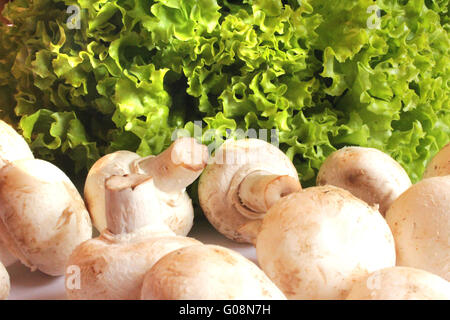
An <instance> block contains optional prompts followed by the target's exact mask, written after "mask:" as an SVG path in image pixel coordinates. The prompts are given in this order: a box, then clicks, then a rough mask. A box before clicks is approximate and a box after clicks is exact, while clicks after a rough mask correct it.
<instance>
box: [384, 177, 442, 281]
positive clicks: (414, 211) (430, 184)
mask: <svg viewBox="0 0 450 320" xmlns="http://www.w3.org/2000/svg"><path fill="white" fill-rule="evenodd" d="M449 191H450V176H442V177H432V178H427V179H424V180H422V181H420V182H418V183H416V184H414V185H412V186H411V187H410V188H409V189H408V190H406V191H405V192H404V193H403V194H402V195H401V196H400V197H399V198H398V199H397V200H395V202H394V203H393V204H392V206H391V207H390V209H389V210H388V212H387V213H386V221H387V223H388V224H389V226H390V227H391V230H392V233H393V235H394V239H395V244H396V248H397V265H399V266H406V267H413V268H419V269H424V270H427V271H429V272H432V273H435V274H437V275H439V276H441V277H442V278H444V279H446V280H447V281H450V240H449V239H450V193H449Z"/></svg>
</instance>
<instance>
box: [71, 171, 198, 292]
mask: <svg viewBox="0 0 450 320" xmlns="http://www.w3.org/2000/svg"><path fill="white" fill-rule="evenodd" d="M105 192H106V197H105V198H106V223H107V229H105V230H103V232H102V233H101V234H100V236H99V237H98V238H95V239H92V240H89V241H86V242H84V243H82V244H81V245H79V246H78V247H77V248H76V249H75V250H74V251H73V253H72V255H71V256H70V258H69V260H68V262H67V267H68V270H69V271H72V270H73V269H74V268H73V267H75V269H78V270H79V272H80V274H79V277H80V286H79V287H77V286H71V285H70V283H66V293H67V297H68V298H69V299H95V300H97V299H102V300H103V299H107V300H109V299H133V300H135V299H139V297H140V290H141V286H142V282H143V279H144V275H145V273H146V272H147V271H148V270H149V269H150V268H151V267H152V266H153V264H155V263H156V262H157V261H158V260H159V259H160V258H161V257H162V256H164V255H165V254H167V253H169V252H171V251H173V250H176V249H178V248H181V247H185V246H189V245H194V244H199V243H200V242H199V241H197V240H195V239H192V238H187V237H182V236H176V235H175V233H174V232H173V231H172V230H171V229H170V228H169V227H168V226H167V224H166V221H165V219H164V218H165V217H164V216H163V215H162V214H161V210H162V208H161V206H160V205H159V195H158V191H157V188H155V186H154V179H153V178H152V177H151V176H148V175H141V174H130V175H126V176H112V177H110V178H108V179H107V180H106V182H105ZM69 267H72V268H69ZM71 276H72V274H71V273H68V274H66V278H67V279H69V278H70V277H71Z"/></svg>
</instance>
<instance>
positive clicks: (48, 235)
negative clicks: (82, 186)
mask: <svg viewBox="0 0 450 320" xmlns="http://www.w3.org/2000/svg"><path fill="white" fill-rule="evenodd" d="M91 237H92V225H91V220H90V218H89V213H88V211H87V210H86V207H85V205H84V202H83V199H82V198H81V196H80V194H79V193H78V191H77V189H76V188H75V186H74V185H73V184H72V182H71V181H70V179H69V178H68V177H67V176H66V175H65V174H64V173H63V172H62V171H61V170H60V169H58V168H57V167H56V166H54V165H53V164H51V163H49V162H47V161H43V160H38V159H28V160H18V161H15V162H13V163H10V164H8V165H6V166H4V167H3V168H2V169H1V170H0V238H1V239H2V241H3V243H4V244H5V245H6V246H7V248H8V250H9V251H10V252H12V253H13V254H14V255H15V256H16V257H17V258H18V259H19V260H20V261H21V262H22V263H23V264H25V265H26V266H28V267H29V268H30V269H31V270H32V271H34V270H36V269H39V270H40V271H42V272H44V273H46V274H48V275H52V276H58V275H63V274H64V267H65V264H66V261H67V259H68V257H69V255H70V254H71V252H72V250H73V249H75V247H76V246H77V245H78V244H80V243H81V242H83V241H85V240H87V239H90V238H91Z"/></svg>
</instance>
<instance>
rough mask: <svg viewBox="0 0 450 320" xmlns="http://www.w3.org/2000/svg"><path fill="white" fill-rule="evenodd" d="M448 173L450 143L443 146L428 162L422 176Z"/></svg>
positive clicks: (427, 176) (429, 176)
mask: <svg viewBox="0 0 450 320" xmlns="http://www.w3.org/2000/svg"><path fill="white" fill-rule="evenodd" d="M447 175H450V143H448V144H447V145H446V146H445V147H443V148H442V149H441V150H440V151H439V152H438V153H437V154H436V155H435V156H434V157H433V158H432V159H431V161H430V163H428V165H427V167H426V169H425V173H424V174H423V178H424V179H425V178H431V177H437V176H447Z"/></svg>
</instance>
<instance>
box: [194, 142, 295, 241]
mask: <svg viewBox="0 0 450 320" xmlns="http://www.w3.org/2000/svg"><path fill="white" fill-rule="evenodd" d="M300 189H301V185H300V182H299V179H298V173H297V171H296V169H295V167H294V165H293V164H292V162H291V161H290V159H289V158H288V157H287V156H286V155H285V154H284V153H283V152H282V151H281V150H280V149H278V148H277V147H276V146H273V145H271V144H270V143H268V142H265V141H263V140H258V139H241V140H227V141H225V142H224V143H223V144H222V145H221V146H220V148H219V149H217V150H216V151H215V154H214V157H213V158H212V159H211V161H210V163H209V164H208V165H207V166H206V168H205V170H204V171H203V173H202V175H201V176H200V180H199V185H198V196H199V202H200V206H201V207H202V210H203V212H204V214H205V216H206V218H207V219H208V220H209V222H210V223H211V224H212V225H213V226H214V227H215V228H216V229H217V230H218V231H219V232H220V233H222V234H223V235H225V236H226V237H227V238H229V239H231V240H234V241H237V242H245V243H253V242H254V241H255V238H256V234H257V233H258V231H259V228H260V226H261V221H262V219H263V217H264V215H265V213H266V211H267V209H268V208H269V207H270V206H271V205H273V203H275V202H276V201H277V200H278V199H280V198H281V197H283V196H285V195H287V194H289V193H292V192H295V191H298V190H300Z"/></svg>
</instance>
